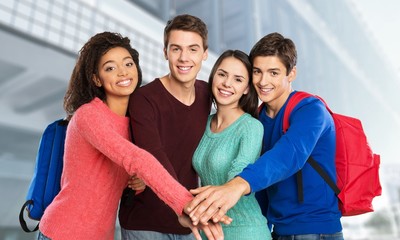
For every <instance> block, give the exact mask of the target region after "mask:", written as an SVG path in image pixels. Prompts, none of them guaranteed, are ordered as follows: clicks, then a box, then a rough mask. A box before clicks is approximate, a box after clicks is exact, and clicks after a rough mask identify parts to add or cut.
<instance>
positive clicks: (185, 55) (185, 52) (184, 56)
mask: <svg viewBox="0 0 400 240" xmlns="http://www.w3.org/2000/svg"><path fill="white" fill-rule="evenodd" d="M188 56H189V51H188V50H185V49H183V50H182V51H181V54H180V55H179V60H180V61H187V60H188Z"/></svg>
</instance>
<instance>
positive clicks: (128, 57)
mask: <svg viewBox="0 0 400 240" xmlns="http://www.w3.org/2000/svg"><path fill="white" fill-rule="evenodd" d="M127 59H132V57H131V56H126V57H124V58H123V59H122V61H125V60H127ZM132 60H133V59H132ZM112 62H115V61H114V60H108V61H106V62H104V63H103V65H101V66H102V67H103V66H104V65H106V64H107V63H112Z"/></svg>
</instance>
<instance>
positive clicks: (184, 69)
mask: <svg viewBox="0 0 400 240" xmlns="http://www.w3.org/2000/svg"><path fill="white" fill-rule="evenodd" d="M191 68H192V67H178V69H179V70H182V71H189V70H190V69H191Z"/></svg>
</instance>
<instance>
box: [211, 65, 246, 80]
mask: <svg viewBox="0 0 400 240" xmlns="http://www.w3.org/2000/svg"><path fill="white" fill-rule="evenodd" d="M218 71H221V72H223V73H225V74H227V73H228V72H227V71H225V70H224V69H222V68H218V69H217V72H218ZM233 76H235V77H238V78H243V79H246V78H245V77H244V76H242V75H233Z"/></svg>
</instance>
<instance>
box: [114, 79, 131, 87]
mask: <svg viewBox="0 0 400 240" xmlns="http://www.w3.org/2000/svg"><path fill="white" fill-rule="evenodd" d="M130 83H131V80H129V79H127V80H123V81H120V82H117V85H120V86H128V85H129V84H130Z"/></svg>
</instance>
